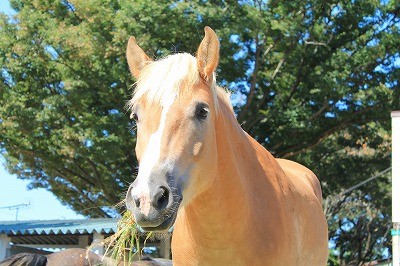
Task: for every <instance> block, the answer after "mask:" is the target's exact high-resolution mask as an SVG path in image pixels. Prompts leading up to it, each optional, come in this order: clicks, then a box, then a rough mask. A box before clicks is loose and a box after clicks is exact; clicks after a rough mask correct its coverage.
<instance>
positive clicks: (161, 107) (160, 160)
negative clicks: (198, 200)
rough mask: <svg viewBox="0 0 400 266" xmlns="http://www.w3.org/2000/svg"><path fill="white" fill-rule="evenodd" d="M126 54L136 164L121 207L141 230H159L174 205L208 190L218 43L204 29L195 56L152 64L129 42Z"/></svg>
mask: <svg viewBox="0 0 400 266" xmlns="http://www.w3.org/2000/svg"><path fill="white" fill-rule="evenodd" d="M126 53H127V61H128V65H129V68H130V71H131V73H132V75H133V76H134V77H135V78H136V80H137V82H136V89H135V91H134V93H133V97H132V99H131V100H130V102H129V107H130V110H131V112H132V115H131V116H132V117H133V118H134V119H135V120H136V124H137V135H136V136H137V142H136V149H135V151H136V155H137V158H138V161H139V172H138V175H137V178H136V179H135V181H134V182H133V183H132V184H131V185H130V187H129V189H128V192H127V195H126V205H127V208H128V209H129V210H130V211H131V212H132V213H133V215H134V217H135V220H136V223H137V224H138V225H140V226H141V227H142V228H143V229H145V230H147V231H164V230H167V229H168V228H170V227H171V226H172V225H173V224H174V222H175V219H176V217H177V213H178V209H179V207H180V206H184V205H185V204H187V203H188V202H190V201H191V199H193V198H194V197H196V195H197V194H198V193H200V192H201V191H202V190H204V189H205V188H207V187H208V186H210V184H211V182H212V180H210V178H206V177H204V174H202V173H204V172H206V173H207V175H206V176H207V177H209V176H213V173H214V172H216V154H217V151H216V149H217V148H216V147H217V146H216V140H215V127H214V123H215V121H216V117H217V113H218V100H217V91H216V89H215V87H216V85H215V74H214V71H215V69H216V67H217V65H218V59H219V41H218V37H217V35H216V34H215V32H214V31H213V30H212V29H211V28H209V27H206V28H205V37H204V39H203V40H202V42H201V43H200V45H199V47H198V51H197V55H196V57H194V56H192V55H190V54H186V53H183V54H175V55H171V56H168V57H166V58H164V59H161V60H157V61H152V60H151V59H150V57H149V56H147V55H146V53H145V52H144V51H143V50H142V49H141V48H140V47H139V46H138V44H137V43H136V40H135V38H134V37H131V38H130V39H129V41H128V47H127V52H126Z"/></svg>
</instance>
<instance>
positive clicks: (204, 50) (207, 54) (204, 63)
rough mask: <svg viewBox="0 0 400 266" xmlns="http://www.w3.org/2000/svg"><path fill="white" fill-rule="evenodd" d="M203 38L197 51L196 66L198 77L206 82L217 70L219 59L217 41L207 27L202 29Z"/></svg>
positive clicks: (214, 34) (213, 33) (216, 37)
mask: <svg viewBox="0 0 400 266" xmlns="http://www.w3.org/2000/svg"><path fill="white" fill-rule="evenodd" d="M204 32H205V36H204V38H203V40H202V41H201V43H200V45H199V48H198V49H197V55H196V58H197V66H198V68H199V71H200V75H202V76H203V78H204V79H205V80H206V81H208V80H209V78H210V77H211V76H212V74H213V72H214V71H215V69H216V68H217V65H218V59H219V40H218V36H217V34H216V33H215V32H214V31H213V30H212V29H211V28H210V27H208V26H206V27H205V28H204Z"/></svg>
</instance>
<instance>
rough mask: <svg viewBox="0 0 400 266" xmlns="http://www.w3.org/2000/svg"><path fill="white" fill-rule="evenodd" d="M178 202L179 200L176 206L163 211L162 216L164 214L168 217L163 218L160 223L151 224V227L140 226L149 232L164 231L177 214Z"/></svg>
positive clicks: (171, 224) (173, 221) (169, 226)
mask: <svg viewBox="0 0 400 266" xmlns="http://www.w3.org/2000/svg"><path fill="white" fill-rule="evenodd" d="M180 203H181V202H180V201H179V202H177V203H176V207H173V208H170V209H168V211H167V212H165V213H163V216H166V217H168V218H166V219H164V221H163V222H162V223H161V224H160V225H157V226H153V227H150V226H149V227H146V226H141V228H142V229H143V230H145V231H149V232H165V231H167V230H168V229H169V228H171V227H172V226H173V225H174V223H175V220H176V217H177V215H178V207H179V205H180ZM174 205H175V204H174Z"/></svg>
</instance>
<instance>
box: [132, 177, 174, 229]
mask: <svg viewBox="0 0 400 266" xmlns="http://www.w3.org/2000/svg"><path fill="white" fill-rule="evenodd" d="M148 191H149V192H148V193H144V192H143V191H142V190H140V189H135V182H134V183H133V184H132V185H131V186H130V187H129V189H128V193H127V195H126V206H127V208H128V210H129V211H131V212H132V214H133V216H134V218H135V221H136V224H137V225H139V226H140V227H141V228H143V230H146V231H165V230H168V229H169V228H170V227H171V226H172V225H173V224H174V222H175V219H176V216H177V212H178V208H179V206H180V203H181V201H182V197H181V196H179V195H177V194H176V193H173V192H172V191H171V189H170V188H169V187H168V186H158V187H157V188H155V189H151V188H149V189H148Z"/></svg>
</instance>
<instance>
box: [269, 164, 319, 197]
mask: <svg viewBox="0 0 400 266" xmlns="http://www.w3.org/2000/svg"><path fill="white" fill-rule="evenodd" d="M276 160H277V162H278V164H279V165H280V167H281V168H282V169H283V171H284V172H285V174H286V175H287V177H288V178H289V179H290V181H291V182H292V183H293V184H294V186H295V187H296V189H298V190H299V192H300V193H302V194H303V195H305V196H309V194H310V193H311V194H312V195H315V196H316V197H317V198H318V201H319V202H320V203H322V191H321V184H320V182H319V180H318V178H317V176H316V175H315V174H314V173H313V172H312V171H311V170H310V169H308V168H307V167H305V166H303V165H301V164H299V163H296V162H293V161H290V160H286V159H276Z"/></svg>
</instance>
